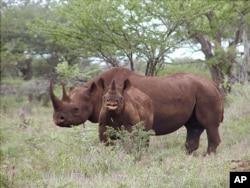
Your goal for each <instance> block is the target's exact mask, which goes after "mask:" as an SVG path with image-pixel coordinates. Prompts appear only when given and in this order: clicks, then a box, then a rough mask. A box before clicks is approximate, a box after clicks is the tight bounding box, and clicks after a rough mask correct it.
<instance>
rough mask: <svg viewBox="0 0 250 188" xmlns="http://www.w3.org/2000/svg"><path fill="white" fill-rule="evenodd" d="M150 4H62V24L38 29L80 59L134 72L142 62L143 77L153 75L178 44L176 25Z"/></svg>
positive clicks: (98, 2)
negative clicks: (126, 67) (78, 53)
mask: <svg viewBox="0 0 250 188" xmlns="http://www.w3.org/2000/svg"><path fill="white" fill-rule="evenodd" d="M151 4H152V2H148V3H145V2H142V1H139V0H133V1H122V0H118V1H109V0H103V1H88V0H86V1H80V0H75V1H62V2H61V5H60V6H59V7H58V9H57V10H58V17H59V18H60V19H61V20H64V22H61V23H59V24H58V22H53V20H52V21H51V22H49V23H48V22H43V24H40V28H41V29H42V28H43V31H45V32H46V33H47V34H50V35H52V36H54V38H55V39H56V41H57V42H59V43H61V44H63V43H67V45H69V46H70V47H71V49H80V51H81V52H82V54H83V56H87V57H97V58H101V59H102V60H104V61H105V62H106V63H107V64H108V65H111V66H120V65H121V62H123V65H124V64H126V62H129V65H130V68H131V69H132V70H134V62H135V61H137V60H138V61H141V60H144V61H145V63H146V71H145V74H146V75H155V73H156V70H157V68H159V67H161V65H162V63H164V59H165V57H166V55H167V54H168V53H170V52H171V51H173V50H174V49H175V48H176V47H177V44H178V43H180V40H178V38H176V40H173V37H174V35H175V34H178V32H177V31H176V30H177V28H178V27H177V26H178V25H176V23H173V24H171V20H170V21H166V20H160V19H159V16H158V14H157V13H156V12H155V11H156V10H155V9H154V10H153V11H151V6H152V5H151ZM168 5H171V3H167V4H165V6H166V7H167V6H168ZM163 12H164V10H162V12H161V13H163ZM163 21H164V23H163Z"/></svg>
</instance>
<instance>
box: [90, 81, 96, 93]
mask: <svg viewBox="0 0 250 188" xmlns="http://www.w3.org/2000/svg"><path fill="white" fill-rule="evenodd" d="M96 90H97V86H96V83H95V82H92V83H91V86H90V88H89V94H91V93H93V92H95V91H96Z"/></svg>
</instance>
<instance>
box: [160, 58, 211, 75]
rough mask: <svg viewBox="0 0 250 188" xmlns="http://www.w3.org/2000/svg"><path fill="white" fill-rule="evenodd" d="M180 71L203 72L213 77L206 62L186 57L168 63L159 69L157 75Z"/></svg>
mask: <svg viewBox="0 0 250 188" xmlns="http://www.w3.org/2000/svg"><path fill="white" fill-rule="evenodd" d="M178 72H186V73H196V74H202V75H204V76H206V77H208V78H210V77H211V76H210V73H209V71H208V69H207V66H206V64H205V62H200V61H190V60H185V59H184V60H182V61H177V62H176V63H175V62H173V63H169V64H166V65H165V66H164V67H163V68H162V69H161V70H159V72H158V73H157V75H158V76H166V75H170V74H173V73H178Z"/></svg>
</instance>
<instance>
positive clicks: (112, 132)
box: [104, 122, 155, 160]
mask: <svg viewBox="0 0 250 188" xmlns="http://www.w3.org/2000/svg"><path fill="white" fill-rule="evenodd" d="M144 128H145V126H144V122H139V123H137V124H136V125H134V126H133V127H132V132H128V131H127V130H125V128H124V126H122V127H121V129H119V130H116V129H114V128H113V127H110V126H107V131H106V132H105V133H104V134H105V135H107V136H108V138H109V139H108V142H109V143H111V144H114V146H115V148H116V149H122V150H124V151H125V152H126V153H128V154H133V155H134V157H135V160H140V159H141V156H142V154H143V153H144V151H145V150H146V149H147V147H148V146H149V137H150V136H154V135H155V133H154V131H153V130H150V131H145V129H144ZM111 138H118V139H116V140H113V139H111Z"/></svg>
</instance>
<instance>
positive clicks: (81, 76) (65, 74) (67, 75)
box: [55, 61, 100, 82]
mask: <svg viewBox="0 0 250 188" xmlns="http://www.w3.org/2000/svg"><path fill="white" fill-rule="evenodd" d="M79 66H80V65H79V64H73V65H69V64H68V62H67V61H63V62H62V63H58V64H57V66H56V67H55V69H56V73H57V74H58V76H59V78H60V79H64V80H67V81H69V82H70V81H74V82H75V81H77V80H84V81H87V80H90V79H91V78H93V77H94V76H96V75H97V74H99V73H100V68H99V67H95V66H94V65H90V66H89V69H90V70H88V68H87V67H85V72H84V73H83V72H82V70H80V68H79Z"/></svg>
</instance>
